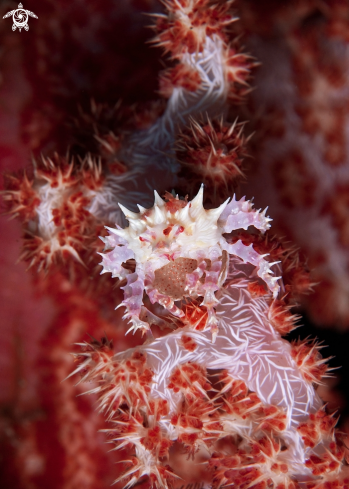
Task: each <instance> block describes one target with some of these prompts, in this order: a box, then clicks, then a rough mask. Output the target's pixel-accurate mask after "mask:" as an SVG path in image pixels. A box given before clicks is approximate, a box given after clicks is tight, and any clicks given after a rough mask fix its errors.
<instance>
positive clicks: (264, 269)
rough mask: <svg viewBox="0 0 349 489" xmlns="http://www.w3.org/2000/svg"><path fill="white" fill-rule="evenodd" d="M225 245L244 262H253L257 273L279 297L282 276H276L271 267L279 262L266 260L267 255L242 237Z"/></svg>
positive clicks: (226, 248) (274, 295)
mask: <svg viewBox="0 0 349 489" xmlns="http://www.w3.org/2000/svg"><path fill="white" fill-rule="evenodd" d="M224 247H225V250H226V251H227V252H228V253H229V254H231V255H235V256H237V257H239V258H241V260H243V261H244V263H251V264H252V265H254V266H255V267H257V275H258V276H259V277H260V278H261V279H262V280H264V282H265V283H266V284H267V285H268V287H269V289H270V291H271V292H272V293H273V297H274V298H276V297H277V295H278V293H279V290H280V286H279V284H278V280H279V279H280V278H281V277H275V276H274V275H273V272H272V271H271V268H270V267H271V266H273V265H275V264H276V263H278V262H275V263H269V262H267V261H266V260H264V256H266V255H260V254H259V253H257V252H256V251H255V250H254V249H253V246H252V244H250V245H249V246H246V245H244V244H243V242H242V241H241V240H240V239H239V240H238V241H237V242H236V243H234V244H228V243H226V244H224Z"/></svg>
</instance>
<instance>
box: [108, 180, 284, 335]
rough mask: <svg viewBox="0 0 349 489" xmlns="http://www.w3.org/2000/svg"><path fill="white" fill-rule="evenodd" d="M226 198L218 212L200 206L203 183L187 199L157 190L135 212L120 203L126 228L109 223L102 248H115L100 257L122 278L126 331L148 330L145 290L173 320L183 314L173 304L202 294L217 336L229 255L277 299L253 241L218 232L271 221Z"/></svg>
mask: <svg viewBox="0 0 349 489" xmlns="http://www.w3.org/2000/svg"><path fill="white" fill-rule="evenodd" d="M168 195H169V194H168ZM229 200H230V199H227V200H226V201H225V202H224V203H223V204H222V205H220V206H219V207H218V208H216V209H209V210H205V209H204V207H203V185H201V188H200V190H199V192H198V194H197V195H196V197H194V199H193V200H192V201H190V202H186V201H185V200H180V199H179V198H178V196H176V197H173V196H170V197H169V198H168V200H163V199H162V198H161V197H160V196H159V195H158V194H157V192H155V202H154V206H153V207H152V208H151V209H145V208H144V207H141V206H138V207H139V211H140V212H139V213H135V212H131V211H129V210H127V209H126V208H124V207H123V206H121V205H120V204H119V205H120V208H121V210H122V211H123V212H124V214H125V217H126V219H127V220H128V221H129V226H128V227H126V228H125V229H121V228H120V227H118V228H117V229H113V228H109V227H108V228H107V229H108V230H109V233H110V235H109V236H107V237H106V238H102V239H103V241H104V242H105V244H106V249H110V248H113V250H112V251H110V252H109V253H105V254H103V255H102V256H103V261H102V265H103V270H102V273H105V272H111V273H112V276H113V277H117V278H119V279H125V278H126V279H127V284H126V285H125V287H124V288H123V289H124V300H123V301H122V303H121V305H123V306H124V307H126V314H125V316H124V318H129V319H130V321H131V323H132V326H131V328H130V330H134V331H136V330H138V329H141V330H143V331H147V330H149V324H148V322H146V321H144V320H143V319H144V318H145V316H146V315H147V314H148V311H147V310H146V309H145V307H144V305H143V293H144V292H146V294H147V295H148V297H149V299H150V301H151V303H152V304H155V303H158V304H160V305H161V306H163V307H164V308H165V309H166V310H167V311H168V312H170V313H171V314H173V315H174V316H177V317H182V316H184V312H183V311H182V309H181V308H180V307H178V306H177V305H176V303H175V302H176V301H180V300H181V299H184V298H185V297H191V298H197V297H203V301H202V305H203V306H205V307H206V309H207V311H208V315H207V323H206V329H207V328H210V329H211V331H212V335H213V340H214V339H215V337H216V335H217V319H216V315H215V310H214V306H215V304H216V302H217V299H216V297H215V292H216V291H217V290H218V289H219V288H220V287H221V286H222V284H223V282H224V280H225V278H226V273H227V269H228V262H229V254H232V255H235V256H237V257H239V258H240V259H241V260H243V261H244V262H248V263H251V264H253V265H254V266H256V267H257V274H258V276H259V277H260V278H261V279H262V280H264V282H265V283H266V284H267V285H268V287H269V289H270V290H271V291H272V292H273V295H274V297H276V295H277V293H278V290H279V286H278V283H277V280H278V277H274V276H273V275H272V272H271V269H270V267H271V265H272V264H270V263H268V262H267V261H265V260H264V255H260V254H258V253H257V252H256V251H255V250H254V249H253V246H252V244H251V245H249V246H245V245H244V244H243V243H242V242H241V240H238V241H237V242H236V243H234V244H229V243H228V242H227V240H226V239H225V238H224V236H223V234H225V233H231V232H232V231H234V230H236V229H241V228H242V229H245V230H246V229H247V228H248V227H249V226H254V227H255V228H257V229H258V230H260V231H262V232H264V231H266V230H267V229H269V227H270V224H269V221H270V220H271V219H270V218H269V217H266V215H265V211H263V212H260V211H256V210H254V209H253V208H252V204H251V203H250V202H249V201H246V200H245V198H244V197H243V198H242V199H240V200H238V201H237V200H236V199H235V196H234V197H233V199H232V200H231V201H230V202H229ZM131 259H134V260H135V263H136V267H135V271H134V272H133V273H132V271H130V270H129V268H127V267H126V266H125V264H126V262H127V261H128V260H131ZM142 318H143V319H142Z"/></svg>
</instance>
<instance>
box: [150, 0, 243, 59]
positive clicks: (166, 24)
mask: <svg viewBox="0 0 349 489" xmlns="http://www.w3.org/2000/svg"><path fill="white" fill-rule="evenodd" d="M164 4H165V5H166V7H167V9H168V11H169V14H168V15H157V16H156V17H157V23H156V31H157V36H156V38H155V40H154V42H155V43H156V45H158V46H162V47H163V48H164V49H165V52H170V53H171V55H172V56H173V57H179V56H180V55H182V54H184V53H186V52H188V53H198V52H200V51H202V49H203V46H204V44H205V41H206V38H207V36H213V35H217V36H219V37H222V38H223V39H225V35H224V30H225V28H226V27H227V26H228V25H229V24H231V23H232V22H233V21H234V20H235V19H233V18H232V17H231V15H230V12H229V11H230V9H231V4H232V2H231V1H230V0H229V1H227V2H224V3H221V4H220V5H219V4H217V3H216V2H214V1H212V0H199V1H197V0H179V1H178V0H165V1H164Z"/></svg>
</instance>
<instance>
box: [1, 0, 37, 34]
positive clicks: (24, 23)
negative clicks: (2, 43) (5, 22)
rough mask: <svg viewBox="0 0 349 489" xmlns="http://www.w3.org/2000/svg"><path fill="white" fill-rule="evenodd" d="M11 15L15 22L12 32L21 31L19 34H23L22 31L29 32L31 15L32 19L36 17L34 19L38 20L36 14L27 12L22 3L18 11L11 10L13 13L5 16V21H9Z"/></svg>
mask: <svg viewBox="0 0 349 489" xmlns="http://www.w3.org/2000/svg"><path fill="white" fill-rule="evenodd" d="M11 15H12V20H13V26H12V30H13V31H15V30H16V29H19V32H21V30H22V29H25V30H26V31H29V25H28V19H29V15H30V17H34V19H37V18H38V17H37V16H36V15H35V14H33V12H30V11H29V10H25V9H24V8H23V5H22V4H21V3H20V4H19V5H18V8H17V9H16V10H11V12H7V14H5V15H4V16H3V19H7V17H11Z"/></svg>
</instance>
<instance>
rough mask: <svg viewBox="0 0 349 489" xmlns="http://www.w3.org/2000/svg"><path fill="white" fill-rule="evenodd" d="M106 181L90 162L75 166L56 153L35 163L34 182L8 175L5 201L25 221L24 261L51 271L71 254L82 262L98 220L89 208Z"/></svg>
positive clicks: (92, 239)
mask: <svg viewBox="0 0 349 489" xmlns="http://www.w3.org/2000/svg"><path fill="white" fill-rule="evenodd" d="M103 179H104V178H103V175H102V169H101V165H100V163H98V162H96V161H93V160H92V159H91V158H87V159H86V160H84V161H82V162H81V163H79V164H76V163H74V161H69V160H68V159H66V158H59V157H58V155H55V157H54V159H50V158H47V159H44V158H43V159H42V161H41V162H40V163H35V166H34V172H33V176H32V177H31V178H30V179H29V177H28V176H27V175H26V174H24V176H23V179H20V177H16V176H9V177H8V185H7V190H6V191H5V195H4V200H5V201H6V202H7V204H8V207H9V212H10V214H13V215H14V216H16V215H21V217H22V218H23V220H24V222H25V238H24V245H23V252H22V259H23V260H25V261H26V262H28V263H29V267H31V266H37V267H38V269H39V270H40V269H42V268H43V269H46V270H47V269H49V268H50V266H51V264H52V263H57V262H61V263H62V260H63V258H64V257H65V256H67V255H68V256H69V255H71V256H72V257H74V258H75V259H76V260H78V261H79V262H81V263H83V261H82V257H81V253H84V252H86V251H87V250H89V248H90V247H91V245H92V246H93V242H94V241H96V233H97V229H98V228H97V224H98V221H97V220H96V218H95V217H94V216H93V215H92V214H91V213H90V212H89V206H90V204H91V201H92V200H93V198H94V197H95V195H96V192H98V191H99V189H100V188H101V186H102V184H103Z"/></svg>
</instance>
